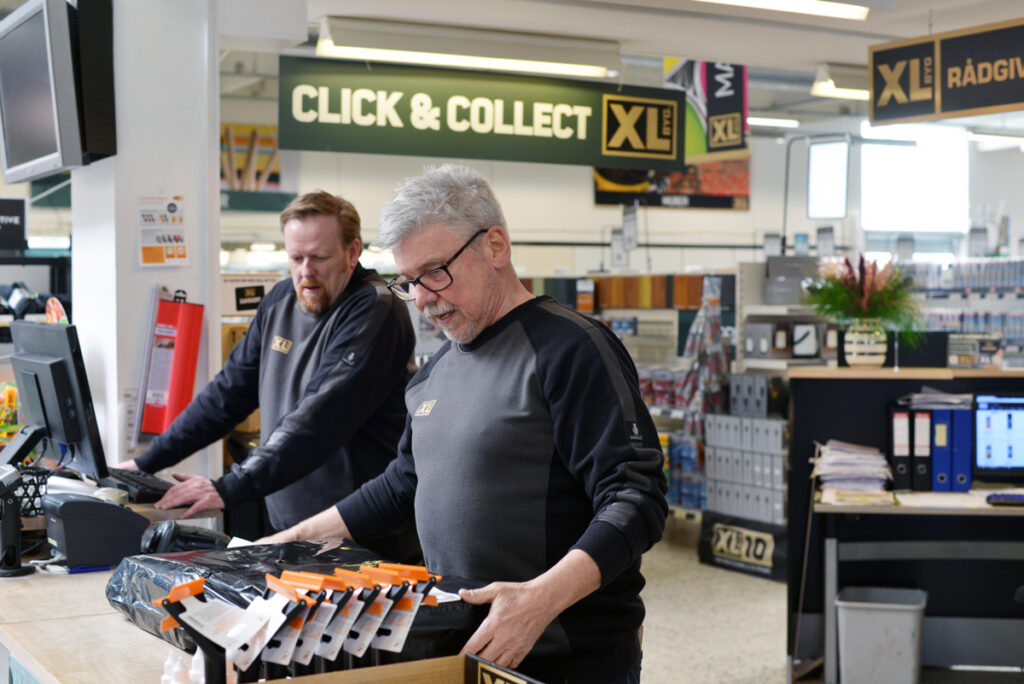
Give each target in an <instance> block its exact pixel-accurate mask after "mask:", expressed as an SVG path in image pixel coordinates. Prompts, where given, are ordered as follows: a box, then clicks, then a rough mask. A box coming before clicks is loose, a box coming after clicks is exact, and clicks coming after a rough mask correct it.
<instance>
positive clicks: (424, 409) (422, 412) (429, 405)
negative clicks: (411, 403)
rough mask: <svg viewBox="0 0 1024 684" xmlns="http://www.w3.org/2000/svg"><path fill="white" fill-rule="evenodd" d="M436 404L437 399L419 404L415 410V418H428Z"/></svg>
mask: <svg viewBox="0 0 1024 684" xmlns="http://www.w3.org/2000/svg"><path fill="white" fill-rule="evenodd" d="M436 403H437V399H428V400H427V401H425V402H423V403H422V404H420V406H419V408H417V409H416V413H415V414H413V415H416V416H429V415H430V412H431V411H433V410H434V404H436Z"/></svg>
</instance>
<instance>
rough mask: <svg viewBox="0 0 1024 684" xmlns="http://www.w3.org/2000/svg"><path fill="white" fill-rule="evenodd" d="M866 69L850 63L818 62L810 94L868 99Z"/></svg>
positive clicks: (841, 98) (843, 98) (844, 98)
mask: <svg viewBox="0 0 1024 684" xmlns="http://www.w3.org/2000/svg"><path fill="white" fill-rule="evenodd" d="M867 86H868V71H867V69H866V68H865V67H859V66H855V65H852V64H819V65H818V68H817V70H816V71H815V72H814V84H813V85H811V95H816V96H817V97H833V98H837V99H840V100H862V101H864V102H867V100H868V97H869V95H868V87H867Z"/></svg>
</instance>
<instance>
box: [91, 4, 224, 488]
mask: <svg viewBox="0 0 1024 684" xmlns="http://www.w3.org/2000/svg"><path fill="white" fill-rule="evenodd" d="M113 16H114V87H115V98H116V108H117V149H118V151H117V155H116V156H114V157H112V158H109V159H105V160H102V161H100V162H97V163H95V164H92V165H90V166H87V167H85V168H82V169H78V170H75V171H73V172H72V174H71V177H72V186H71V207H72V208H71V216H72V227H71V250H72V280H71V292H72V307H73V308H72V319H73V320H72V322H73V323H74V324H75V325H76V326H77V327H78V333H79V337H80V339H81V342H82V349H83V354H84V357H85V363H86V368H87V371H88V374H89V382H90V385H91V389H92V396H93V401H94V403H95V406H96V413H97V419H98V421H99V428H100V434H101V438H102V440H103V447H104V451H105V453H106V459H107V462H108V463H116V462H118V461H120V460H122V459H124V458H125V457H126V456H129V457H130V456H131V455H132V454H126V445H127V426H126V420H125V407H126V405H128V404H131V405H133V403H132V402H130V401H126V399H125V394H126V392H129V391H133V390H135V389H136V388H137V387H138V385H139V378H138V373H139V365H140V358H141V353H142V349H143V345H144V342H145V339H146V331H145V330H144V329H143V328H144V325H145V321H146V316H147V312H148V308H149V296H150V292H151V289H152V286H153V285H155V284H158V285H163V286H166V287H167V288H168V289H169V290H171V291H174V290H176V289H183V290H185V291H186V292H187V293H188V300H189V301H192V302H198V303H201V304H203V305H205V307H206V310H205V325H204V333H203V339H202V343H201V347H200V356H199V364H198V369H197V372H196V380H195V390H196V391H198V390H199V389H201V388H202V387H203V386H204V385H205V384H206V382H207V381H208V380H209V379H210V377H211V376H212V375H213V373H214V372H216V370H217V369H218V368H219V367H220V334H219V329H220V301H219V296H218V295H219V292H218V280H219V275H218V273H219V249H220V235H219V225H218V224H219V215H220V209H219V192H218V186H219V153H220V143H219V139H220V136H219V93H218V90H219V79H218V55H217V30H216V26H217V22H216V2H215V0H176V1H175V2H139V1H138V0H113ZM175 195H181V196H183V197H184V201H183V209H184V220H185V223H184V234H185V238H186V240H187V246H188V249H189V263H188V264H187V265H185V266H160V267H149V268H143V267H141V265H140V258H139V235H138V228H137V226H138V223H137V215H138V209H139V198H141V197H153V196H175ZM176 470H184V471H190V472H195V473H202V474H205V475H207V476H216V475H218V474H220V472H221V458H220V449H219V446H218V447H215V448H214V449H207V450H204V451H203V452H200V453H199V454H197V455H196V456H193V457H192V458H190V459H189V460H188V461H187V462H185V463H184V464H182V465H181V466H178V467H177V468H176Z"/></svg>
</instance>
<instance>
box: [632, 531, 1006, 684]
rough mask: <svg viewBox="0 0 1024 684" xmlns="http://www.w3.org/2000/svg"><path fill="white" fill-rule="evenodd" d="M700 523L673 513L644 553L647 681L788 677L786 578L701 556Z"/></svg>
mask: <svg viewBox="0 0 1024 684" xmlns="http://www.w3.org/2000/svg"><path fill="white" fill-rule="evenodd" d="M699 528H700V525H699V523H698V522H693V521H686V520H679V519H674V518H670V519H669V521H668V525H667V527H666V530H665V536H664V538H663V539H662V540H661V541H660V542H659V543H658V544H656V545H655V547H654V548H653V549H651V550H650V551H648V552H647V553H646V554H645V555H644V559H643V573H644V577H645V578H646V579H647V586H646V588H645V589H644V592H643V599H644V604H645V605H646V608H647V617H646V619H645V620H644V642H643V648H644V660H643V669H642V671H641V676H640V681H641V684H783V683H784V682H786V585H785V584H784V583H782V582H773V581H771V580H766V579H763V578H760V577H754V576H752V575H747V574H744V573H740V572H735V571H732V570H723V569H720V568H717V567H713V566H710V565H704V564H702V563H700V562H699V561H698V560H697V548H696V542H697V536H698V533H699ZM815 675H816V676H817V678H815ZM820 676H821V670H820V669H819V670H817V671H815V672H814V673H811V675H810V676H809V677H808V678H806V679H803V680H801V681H800V684H819V683H820ZM919 681H920V684H1010V683H1013V684H1024V672H1020V671H1018V672H963V671H952V670H949V669H945V668H922V670H921V676H920V680H919Z"/></svg>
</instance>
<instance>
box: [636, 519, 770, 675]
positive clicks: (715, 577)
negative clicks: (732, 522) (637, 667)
mask: <svg viewBox="0 0 1024 684" xmlns="http://www.w3.org/2000/svg"><path fill="white" fill-rule="evenodd" d="M668 523H669V524H668V526H667V527H666V530H665V537H664V538H663V539H662V541H660V542H659V543H658V544H657V545H655V547H654V548H653V549H651V550H650V551H648V552H647V553H646V554H645V555H644V559H643V573H644V577H646V578H647V586H646V588H645V589H644V592H643V599H644V604H645V605H646V607H647V618H646V619H645V620H644V663H643V670H642V673H641V678H640V681H641V683H642V684H726V683H728V684H782V682H785V681H786V665H785V663H786V585H785V584H784V583H782V582H773V581H771V580H766V579H761V578H758V577H753V576H751V575H746V574H743V573H739V572H733V571H731V570H722V569H719V568H715V567H712V566H710V565H704V564H702V563H700V562H698V560H697V547H696V537H697V534H698V531H699V529H698V527H699V526H698V524H697V523H694V522H689V521H684V520H676V519H670V520H669V521H668Z"/></svg>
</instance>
